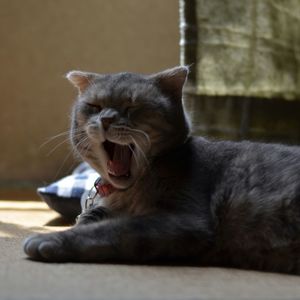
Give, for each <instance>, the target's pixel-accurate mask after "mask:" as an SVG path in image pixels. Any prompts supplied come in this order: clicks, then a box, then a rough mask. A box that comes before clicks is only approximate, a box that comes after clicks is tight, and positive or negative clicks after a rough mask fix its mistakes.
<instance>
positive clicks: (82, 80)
mask: <svg viewBox="0 0 300 300" xmlns="http://www.w3.org/2000/svg"><path fill="white" fill-rule="evenodd" d="M96 76H97V74H94V73H89V72H82V71H70V72H69V73H67V74H66V78H67V79H68V80H69V81H70V82H71V83H72V84H73V85H74V86H75V87H76V88H77V89H78V91H79V93H82V92H83V91H84V90H85V89H86V88H87V87H88V86H89V85H91V84H92V82H93V81H94V79H95V78H96Z"/></svg>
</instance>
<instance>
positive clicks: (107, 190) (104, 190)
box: [94, 177, 116, 197]
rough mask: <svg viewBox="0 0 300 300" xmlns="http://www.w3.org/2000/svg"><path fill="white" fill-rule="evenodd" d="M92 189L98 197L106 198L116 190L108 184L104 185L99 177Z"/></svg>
mask: <svg viewBox="0 0 300 300" xmlns="http://www.w3.org/2000/svg"><path fill="white" fill-rule="evenodd" d="M94 187H95V189H96V191H97V193H98V194H99V196H100V197H107V196H109V195H110V194H111V193H113V192H114V191H115V190H116V188H115V187H114V186H113V185H111V184H110V183H104V182H103V180H102V178H101V177H98V178H97V179H96V181H95V183H94Z"/></svg>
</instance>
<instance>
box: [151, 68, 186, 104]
mask: <svg viewBox="0 0 300 300" xmlns="http://www.w3.org/2000/svg"><path fill="white" fill-rule="evenodd" d="M188 73H189V68H188V67H186V66H178V67H175V68H172V69H167V70H165V71H162V72H159V73H157V74H153V75H151V76H150V77H151V78H153V79H154V80H155V82H156V84H157V85H158V86H159V87H160V88H161V89H162V91H163V92H165V93H166V94H168V95H170V97H171V98H174V99H176V100H178V101H181V98H182V89H183V86H184V84H185V82H186V79H187V76H188Z"/></svg>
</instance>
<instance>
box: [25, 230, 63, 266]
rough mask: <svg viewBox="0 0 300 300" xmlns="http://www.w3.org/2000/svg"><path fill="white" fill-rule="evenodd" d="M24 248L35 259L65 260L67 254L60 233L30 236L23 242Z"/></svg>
mask: <svg viewBox="0 0 300 300" xmlns="http://www.w3.org/2000/svg"><path fill="white" fill-rule="evenodd" d="M23 249H24V252H25V253H26V254H27V255H28V256H29V257H30V258H32V259H34V260H41V261H63V260H64V258H65V256H66V255H65V252H64V249H63V243H62V240H61V238H60V237H59V235H58V234H50V235H49V234H37V235H33V236H29V237H28V238H27V239H26V240H25V241H24V243H23Z"/></svg>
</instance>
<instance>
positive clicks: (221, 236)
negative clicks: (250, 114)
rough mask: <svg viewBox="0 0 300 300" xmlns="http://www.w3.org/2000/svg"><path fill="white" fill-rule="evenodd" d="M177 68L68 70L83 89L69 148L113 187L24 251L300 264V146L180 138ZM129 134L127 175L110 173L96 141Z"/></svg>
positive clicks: (182, 121)
mask: <svg viewBox="0 0 300 300" xmlns="http://www.w3.org/2000/svg"><path fill="white" fill-rule="evenodd" d="M186 75H187V68H185V67H177V68H174V69H171V70H166V71H163V72H161V73H158V74H154V75H149V76H148V75H138V74H131V73H121V74H113V75H98V74H93V73H78V72H77V73H76V71H75V72H73V73H72V72H71V73H69V74H68V78H69V80H70V81H71V82H72V83H73V84H74V85H75V86H77V87H78V89H79V92H80V93H79V96H78V100H77V102H76V104H75V106H74V110H73V120H72V143H73V146H74V148H75V149H76V151H77V152H78V154H79V156H80V157H82V158H83V159H84V160H85V161H87V162H89V163H90V164H91V165H92V166H93V167H94V168H95V169H96V170H98V172H99V173H100V174H101V175H102V177H103V178H104V179H105V180H106V181H107V182H110V183H112V184H113V185H114V186H116V187H117V188H118V190H117V191H116V192H114V193H112V194H111V195H110V196H108V197H106V198H105V199H104V205H103V207H96V208H94V209H92V210H90V211H87V212H86V213H84V214H83V215H82V216H81V217H80V219H79V222H78V224H77V225H76V226H74V227H73V228H71V229H69V230H66V231H64V232H59V233H50V234H41V235H35V236H33V237H29V238H28V239H27V240H26V241H25V243H24V250H25V252H26V253H27V254H28V255H29V256H30V257H31V258H32V259H36V260H42V261H49V262H53V261H54V262H57V261H59V262H66V261H93V262H106V261H120V262H124V261H126V262H133V263H162V262H163V263H169V262H176V263H181V262H184V263H187V262H189V263H193V264H201V265H217V266H229V267H239V268H250V269H258V270H265V271H276V272H289V273H299V272H300V266H299V262H300V251H299V250H300V147H296V146H294V147H292V146H284V145H273V144H263V143H251V142H239V143H235V142H229V141H210V140H206V139H204V138H201V137H191V136H189V126H188V120H187V119H186V115H185V112H184V110H183V107H182V102H181V93H182V87H183V84H184V82H185V78H186ZM72 76H73V79H74V78H75V77H76V80H75V79H74V80H72ZM80 76H82V78H81V79H82V80H83V82H80V80H81V79H80ZM86 78H88V80H89V82H88V84H86ZM87 102H88V103H90V104H93V105H98V106H101V109H102V110H101V111H100V108H97V107H96V108H95V107H91V106H89V105H87V104H86V103H87ZM105 118H106V119H107V120H110V122H111V123H110V124H108V125H107V124H106V125H105V126H104V124H105V122H104V119H105ZM104 127H105V128H104ZM132 137H133V138H134V140H135V148H134V149H135V150H134V151H135V157H134V158H132V160H134V162H132V164H131V171H132V172H131V177H130V179H122V180H121V179H116V181H114V180H115V179H113V178H111V176H110V175H109V172H108V171H107V164H106V159H107V158H106V156H105V155H106V154H103V151H105V150H103V148H101V145H102V142H103V141H104V140H106V139H109V140H111V141H118V143H121V144H124V145H127V144H129V143H133V142H132Z"/></svg>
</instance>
